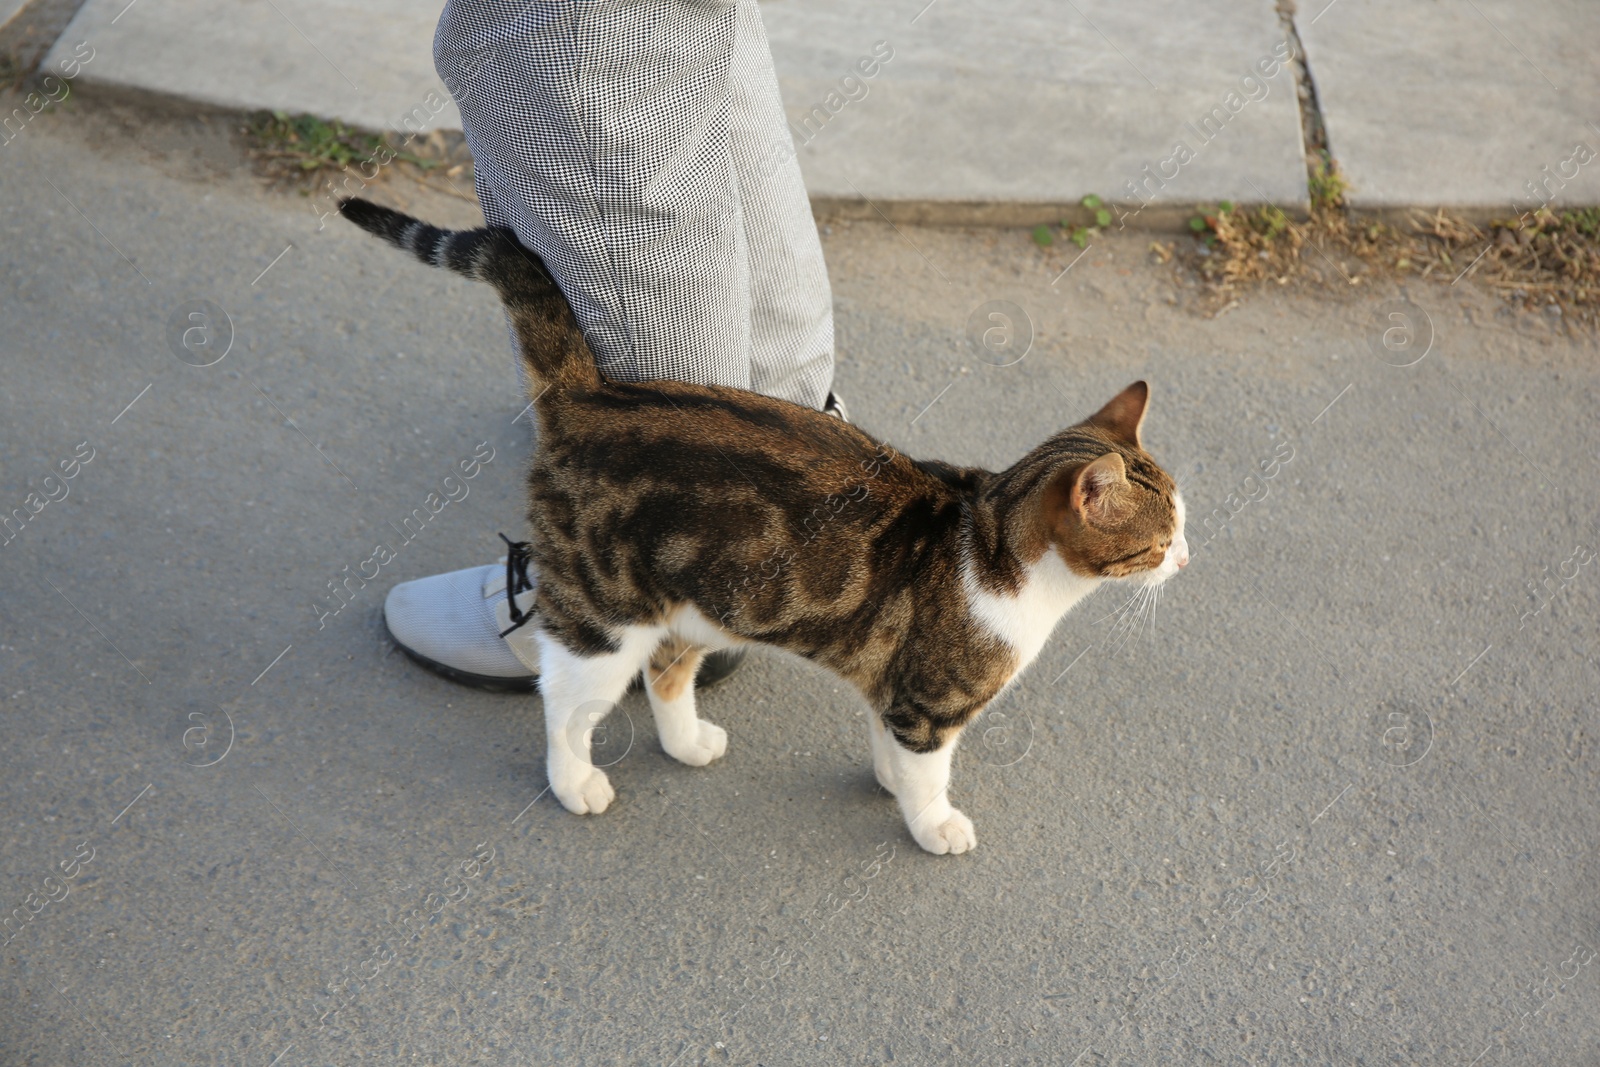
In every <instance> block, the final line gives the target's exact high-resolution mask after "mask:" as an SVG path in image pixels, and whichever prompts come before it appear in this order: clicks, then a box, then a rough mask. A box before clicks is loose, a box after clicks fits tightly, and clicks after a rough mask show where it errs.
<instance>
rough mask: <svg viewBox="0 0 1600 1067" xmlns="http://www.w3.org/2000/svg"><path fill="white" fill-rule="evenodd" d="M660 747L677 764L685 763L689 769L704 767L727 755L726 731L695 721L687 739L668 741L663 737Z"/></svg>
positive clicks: (700, 720) (712, 724) (713, 724)
mask: <svg viewBox="0 0 1600 1067" xmlns="http://www.w3.org/2000/svg"><path fill="white" fill-rule="evenodd" d="M661 747H662V748H664V749H666V750H667V755H669V756H671V757H672V758H673V759H675V760H677V761H678V762H679V763H687V764H688V765H689V766H691V767H704V766H705V765H706V764H708V763H710V762H711V761H712V760H714V759H721V758H722V757H723V756H725V755H727V752H728V731H726V730H724V729H723V728H722V727H720V726H718V725H716V724H715V723H709V722H706V721H705V720H704V719H696V720H695V724H694V728H693V730H692V731H690V733H689V735H688V736H687V737H682V738H673V739H671V740H670V741H669V740H668V739H667V738H665V737H663V738H662V739H661Z"/></svg>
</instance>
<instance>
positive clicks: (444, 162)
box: [241, 111, 472, 199]
mask: <svg viewBox="0 0 1600 1067" xmlns="http://www.w3.org/2000/svg"><path fill="white" fill-rule="evenodd" d="M241 132H242V134H243V136H244V140H245V146H246V150H247V151H248V153H249V155H250V158H251V160H252V161H253V162H254V163H255V166H256V171H257V173H259V174H261V175H262V176H263V177H264V178H266V179H267V180H268V181H269V182H271V183H273V184H275V185H280V186H287V187H290V188H298V189H299V190H301V191H302V192H304V193H307V194H309V193H310V192H312V191H314V190H316V189H318V188H320V187H321V186H324V185H329V184H332V185H334V186H340V185H342V184H343V183H344V182H345V180H346V179H347V178H350V177H354V178H355V179H356V181H357V182H358V183H359V185H360V187H365V186H368V185H371V184H373V183H375V182H380V181H383V180H385V179H386V178H389V177H393V176H399V177H405V178H409V179H411V180H413V181H416V182H418V183H420V184H422V185H425V186H428V187H429V188H433V189H436V190H438V191H439V192H444V193H449V194H451V195H454V196H460V197H463V198H465V199H472V153H471V152H469V151H468V150H467V146H466V143H465V141H463V140H462V138H461V136H460V135H459V134H455V135H453V136H452V135H448V134H445V133H443V132H441V131H438V130H435V131H433V132H431V133H427V134H420V135H414V136H409V137H405V138H401V137H398V136H395V135H393V134H378V133H371V132H369V131H366V130H360V129H356V128H354V127H350V126H346V125H345V124H344V123H342V122H340V121H338V120H337V119H319V118H317V117H315V116H314V115H290V114H287V113H286V112H283V111H258V112H256V113H254V114H252V115H250V116H249V118H248V119H247V120H246V122H245V124H244V126H243V129H242V131H241Z"/></svg>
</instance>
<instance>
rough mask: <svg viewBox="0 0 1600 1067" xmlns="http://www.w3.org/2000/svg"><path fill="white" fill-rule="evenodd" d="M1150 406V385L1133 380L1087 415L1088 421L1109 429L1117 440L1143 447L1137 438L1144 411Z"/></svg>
mask: <svg viewBox="0 0 1600 1067" xmlns="http://www.w3.org/2000/svg"><path fill="white" fill-rule="evenodd" d="M1149 406H1150V386H1149V384H1148V383H1146V382H1142V381H1139V382H1134V383H1133V384H1132V385H1130V386H1128V387H1127V388H1126V389H1124V390H1123V391H1122V392H1120V393H1118V394H1117V395H1116V396H1114V397H1112V398H1111V401H1110V403H1108V404H1106V406H1105V407H1103V408H1101V409H1100V410H1099V411H1097V412H1095V413H1094V414H1093V415H1090V416H1089V423H1090V425H1093V426H1098V427H1100V428H1101V429H1103V430H1107V431H1109V432H1110V433H1111V434H1112V435H1113V436H1114V437H1116V439H1117V440H1119V441H1124V442H1126V443H1128V444H1130V445H1133V446H1134V447H1135V448H1143V447H1144V444H1143V443H1142V442H1141V441H1140V440H1139V427H1141V426H1143V425H1144V412H1145V409H1146V408H1147V407H1149Z"/></svg>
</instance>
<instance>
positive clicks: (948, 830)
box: [911, 810, 978, 856]
mask: <svg viewBox="0 0 1600 1067" xmlns="http://www.w3.org/2000/svg"><path fill="white" fill-rule="evenodd" d="M911 836H912V837H914V838H916V839H917V844H919V845H921V846H922V847H923V848H925V849H927V850H928V851H929V852H932V853H933V854H934V855H935V856H943V855H944V854H945V853H947V852H948V853H951V854H952V855H954V854H957V853H961V852H968V851H971V850H972V849H974V848H977V847H978V835H977V834H976V833H975V832H974V831H973V829H972V820H971V819H969V818H967V817H966V816H965V815H963V814H961V813H960V812H959V811H955V810H952V811H951V812H950V817H949V818H948V819H946V820H945V821H944V822H942V823H940V824H939V825H938V826H932V827H926V828H923V829H920V830H919V829H913V830H912V831H911Z"/></svg>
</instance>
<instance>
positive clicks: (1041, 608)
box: [961, 549, 1100, 671]
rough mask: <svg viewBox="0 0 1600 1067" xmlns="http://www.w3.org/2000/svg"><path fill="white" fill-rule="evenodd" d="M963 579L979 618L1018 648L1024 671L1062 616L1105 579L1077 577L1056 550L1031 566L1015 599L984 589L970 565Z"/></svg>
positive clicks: (964, 572)
mask: <svg viewBox="0 0 1600 1067" xmlns="http://www.w3.org/2000/svg"><path fill="white" fill-rule="evenodd" d="M961 580H962V584H963V585H964V586H965V587H966V591H967V604H968V607H969V608H970V609H971V611H972V615H973V617H974V618H975V619H977V620H978V621H979V622H980V623H981V624H982V625H983V626H984V627H985V628H987V629H988V630H989V632H991V633H993V634H994V635H995V636H996V637H998V638H999V639H1000V640H1002V641H1004V642H1005V643H1006V644H1008V645H1010V646H1011V647H1012V648H1013V649H1015V650H1016V653H1017V658H1018V663H1017V670H1018V671H1021V670H1022V668H1024V667H1026V666H1027V665H1028V664H1030V663H1032V662H1033V658H1034V657H1035V656H1037V655H1038V654H1039V649H1041V648H1043V647H1044V643H1045V640H1046V639H1047V638H1049V636H1050V632H1051V631H1052V630H1054V629H1055V628H1056V623H1058V622H1060V621H1061V616H1063V615H1065V614H1066V613H1067V612H1068V611H1070V610H1072V606H1073V605H1074V604H1076V603H1077V602H1078V601H1080V600H1082V599H1083V598H1084V597H1086V596H1088V595H1089V594H1090V593H1092V592H1094V591H1095V590H1096V589H1097V588H1099V586H1100V581H1099V579H1096V578H1084V577H1080V576H1079V575H1076V574H1073V573H1072V571H1071V570H1070V569H1069V568H1068V567H1067V565H1066V563H1065V562H1064V561H1063V560H1062V558H1061V556H1060V555H1059V554H1058V553H1057V552H1056V551H1055V550H1054V549H1048V550H1046V552H1045V554H1044V555H1043V556H1041V557H1039V560H1038V562H1036V563H1034V564H1032V565H1031V566H1029V567H1028V568H1027V571H1026V575H1025V577H1024V578H1023V582H1022V588H1021V589H1019V590H1018V591H1017V592H1016V593H1015V594H1014V595H1006V594H996V593H991V592H989V591H988V590H986V589H984V588H983V587H982V586H980V585H979V584H978V580H977V579H976V578H975V577H974V576H973V573H972V566H971V563H970V562H967V563H965V564H963V568H962V575H961Z"/></svg>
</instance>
